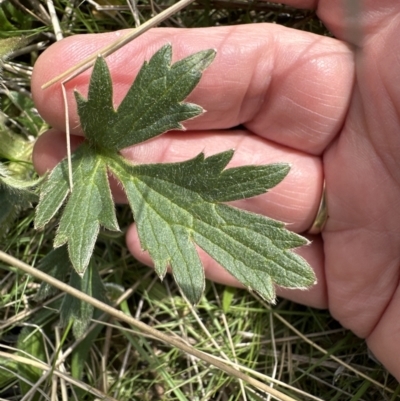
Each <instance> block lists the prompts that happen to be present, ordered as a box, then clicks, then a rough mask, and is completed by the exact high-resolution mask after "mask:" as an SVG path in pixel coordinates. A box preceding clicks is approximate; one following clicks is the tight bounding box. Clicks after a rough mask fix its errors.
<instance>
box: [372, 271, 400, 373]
mask: <svg viewBox="0 0 400 401" xmlns="http://www.w3.org/2000/svg"><path fill="white" fill-rule="evenodd" d="M397 279H398V278H397ZM399 310H400V288H399V287H398V288H397V291H396V292H395V293H394V294H393V297H392V299H391V302H390V303H389V305H388V306H387V307H386V310H385V313H384V314H383V316H382V317H381V319H380V320H379V322H378V324H377V325H376V326H375V328H374V330H373V331H372V333H371V334H370V335H369V336H368V338H367V344H368V347H369V348H370V349H371V351H372V352H373V354H374V356H375V357H376V358H378V359H379V361H381V362H382V363H383V364H384V366H385V367H386V368H387V369H388V370H389V371H390V372H391V373H392V374H393V375H394V376H395V377H396V379H397V380H400V364H399V358H398V355H399V354H400V342H399V336H398V333H399V332H400V320H399ZM383 344H384V345H383Z"/></svg>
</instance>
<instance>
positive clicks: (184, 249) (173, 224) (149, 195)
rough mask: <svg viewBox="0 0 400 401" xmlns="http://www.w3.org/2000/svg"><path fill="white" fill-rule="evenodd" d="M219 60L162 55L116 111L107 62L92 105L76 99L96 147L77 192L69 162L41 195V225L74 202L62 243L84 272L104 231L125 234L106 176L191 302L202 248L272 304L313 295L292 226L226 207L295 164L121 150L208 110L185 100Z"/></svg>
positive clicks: (86, 152) (79, 159)
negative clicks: (280, 297)
mask: <svg viewBox="0 0 400 401" xmlns="http://www.w3.org/2000/svg"><path fill="white" fill-rule="evenodd" d="M213 58H214V52H213V51H212V50H207V51H202V52H199V53H196V54H194V55H192V56H189V57H187V58H185V59H183V60H181V61H178V62H177V63H175V64H173V65H172V66H171V46H170V45H166V46H164V47H163V48H161V49H160V50H159V51H158V52H157V53H156V54H155V55H154V56H153V57H152V59H151V60H150V61H149V62H148V63H145V64H144V66H143V67H142V69H141V71H140V72H139V74H138V76H137V78H136V80H135V82H134V84H133V85H132V87H131V88H130V90H129V91H128V94H127V95H126V97H125V99H124V100H123V101H122V103H121V105H120V106H119V107H118V109H117V110H115V109H114V107H113V103H112V82H111V78H110V74H109V71H108V68H107V65H106V63H105V61H104V60H103V59H102V58H98V59H97V61H96V64H95V66H94V70H93V73H92V77H91V81H90V86H89V93H88V99H84V98H83V97H82V96H81V95H79V94H76V99H77V103H78V112H79V116H80V118H81V124H82V127H83V130H84V132H85V135H86V137H87V139H88V140H87V142H85V143H84V144H82V145H81V146H80V148H79V149H78V150H77V151H76V152H75V153H74V154H73V157H72V169H73V177H72V179H73V182H74V189H73V191H72V193H70V190H69V186H68V174H67V161H66V160H64V161H62V162H60V163H59V164H58V165H57V166H56V167H55V168H54V170H53V171H52V172H51V174H50V175H49V177H48V180H47V181H46V183H45V184H44V186H43V188H42V191H41V198H40V202H39V205H38V207H37V211H36V219H35V225H36V227H37V228H41V227H43V226H44V225H45V224H47V223H48V222H49V220H50V219H52V218H53V217H54V216H55V215H56V214H57V213H58V212H59V210H60V209H61V207H62V206H63V205H64V204H65V207H64V209H63V212H62V214H61V218H60V224H59V227H58V230H57V234H56V238H55V242H54V245H55V246H56V247H57V246H61V245H64V244H67V245H68V253H69V257H70V259H71V262H72V264H73V266H74V268H75V270H76V271H77V273H78V274H80V275H83V274H84V272H85V270H86V268H87V266H88V264H89V261H90V257H91V254H92V252H93V247H94V245H95V241H96V238H97V234H98V232H99V229H100V227H101V226H103V227H105V228H107V229H110V230H118V229H119V228H118V224H117V220H116V216H115V211H114V206H113V202H112V197H111V191H110V187H109V184H108V179H107V174H108V173H112V175H113V176H115V178H116V179H117V180H118V181H119V182H120V184H121V185H122V187H123V189H124V191H125V193H126V195H127V198H128V201H129V204H130V207H131V209H132V212H133V214H134V218H135V221H136V224H137V228H138V234H139V239H140V243H141V246H142V248H143V249H144V250H147V251H148V252H149V254H150V256H151V257H152V259H153V261H154V265H155V269H156V271H157V273H158V274H159V276H160V277H161V278H162V277H164V275H165V274H166V272H167V269H168V267H170V268H171V270H172V274H173V275H174V278H175V280H176V282H177V284H178V285H179V287H180V289H181V290H182V293H183V294H184V295H185V297H186V298H187V299H188V300H189V301H190V302H192V303H196V302H198V301H199V299H200V297H201V295H202V292H203V290H204V272H203V267H202V264H201V261H200V258H199V256H198V253H197V250H196V246H199V247H200V248H202V249H203V250H204V251H205V252H207V253H208V254H209V255H210V256H211V257H212V258H214V259H215V260H216V261H217V262H218V263H219V264H221V265H222V266H223V267H224V268H225V269H226V270H227V271H228V272H230V273H231V274H232V275H233V276H234V277H236V278H237V279H238V280H239V281H240V282H242V283H243V284H244V285H245V286H246V287H247V288H249V289H250V290H254V291H257V292H258V293H259V294H260V295H261V296H262V297H264V298H265V299H268V300H273V299H274V297H275V290H274V284H278V285H280V286H283V287H289V288H307V287H309V286H310V285H312V284H313V283H314V282H315V276H314V273H313V271H312V270H311V268H310V267H309V266H308V264H307V263H306V262H305V260H304V259H302V258H301V257H300V256H298V255H297V254H295V253H293V252H292V251H291V250H292V249H294V248H297V247H300V246H302V245H305V244H307V243H308V241H307V240H306V239H304V238H302V237H301V236H299V235H297V234H294V233H292V232H290V231H288V230H286V229H285V227H284V224H283V223H280V222H278V221H275V220H272V219H269V218H267V217H264V216H260V215H256V214H253V213H250V212H246V211H243V210H239V209H236V208H234V207H231V206H228V205H226V204H224V203H223V202H228V201H234V200H239V199H245V198H249V197H253V196H257V195H260V194H263V193H265V192H266V191H268V190H269V189H270V188H272V187H274V186H276V185H277V184H278V183H279V182H280V181H282V179H283V178H284V177H285V176H286V175H287V173H288V172H289V166H288V165H287V164H283V163H278V164H271V165H266V166H243V167H237V168H228V169H227V168H226V167H227V165H228V163H229V162H230V160H231V159H232V156H233V151H231V150H229V151H226V152H222V153H219V154H216V155H213V156H210V157H205V156H204V154H203V153H201V154H199V155H198V156H196V157H195V158H193V159H191V160H187V161H185V162H181V163H170V164H149V165H132V164H130V163H128V162H127V161H126V160H125V159H124V158H122V157H121V156H120V155H119V153H118V151H119V150H120V149H122V148H123V147H126V146H129V145H132V144H137V143H140V142H142V141H145V140H148V139H151V138H153V137H155V136H157V135H160V134H162V133H163V132H165V131H167V130H170V129H182V125H181V122H182V121H184V120H186V119H188V118H193V117H195V116H196V115H198V114H200V113H202V109H201V107H199V106H196V105H193V104H190V103H184V102H183V100H184V98H185V97H186V96H187V95H188V94H189V93H190V92H191V91H192V90H193V88H194V87H195V86H196V84H197V83H198V82H199V80H200V77H201V73H202V71H203V70H204V69H205V68H206V67H207V66H208V65H209V64H210V63H211V61H212V60H213Z"/></svg>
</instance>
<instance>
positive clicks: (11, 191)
mask: <svg viewBox="0 0 400 401" xmlns="http://www.w3.org/2000/svg"><path fill="white" fill-rule="evenodd" d="M38 183H39V181H38V180H31V181H23V180H18V179H17V178H14V177H12V176H11V175H10V174H9V172H8V170H7V169H6V167H5V166H4V165H3V164H1V163H0V205H1V207H0V227H1V231H0V232H1V233H2V234H4V233H5V232H6V229H7V228H8V227H9V226H10V224H11V223H12V222H13V221H14V219H15V218H16V216H17V215H18V213H19V212H20V211H21V210H24V209H27V208H29V207H31V202H34V201H36V200H37V196H36V194H35V193H34V192H32V190H31V189H32V188H34V187H35V186H36V185H37V184H38Z"/></svg>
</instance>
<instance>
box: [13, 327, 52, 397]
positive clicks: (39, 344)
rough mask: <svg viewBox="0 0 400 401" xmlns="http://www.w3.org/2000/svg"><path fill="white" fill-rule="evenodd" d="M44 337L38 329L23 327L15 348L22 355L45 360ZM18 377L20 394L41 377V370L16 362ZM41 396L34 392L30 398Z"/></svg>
mask: <svg viewBox="0 0 400 401" xmlns="http://www.w3.org/2000/svg"><path fill="white" fill-rule="evenodd" d="M44 343H45V339H44V338H43V334H42V333H41V332H40V330H39V329H37V328H34V327H25V328H24V329H23V330H22V332H21V334H20V335H19V338H18V345H17V349H18V350H19V353H20V355H21V356H23V357H25V358H26V357H27V356H28V357H30V358H32V359H33V360H39V361H43V362H46V351H45V348H44ZM17 366H18V377H19V378H20V380H19V384H20V389H21V392H22V394H26V393H27V392H28V391H30V390H31V388H32V386H33V385H34V384H35V383H37V381H38V380H39V379H40V378H41V376H42V374H43V371H42V369H39V368H37V367H34V366H31V365H27V364H25V363H23V362H21V363H18V365H17ZM40 398H41V395H40V394H39V393H35V394H34V395H33V397H32V398H31V399H32V400H34V401H37V400H39V399H40Z"/></svg>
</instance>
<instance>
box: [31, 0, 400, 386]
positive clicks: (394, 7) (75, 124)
mask: <svg viewBox="0 0 400 401" xmlns="http://www.w3.org/2000/svg"><path fill="white" fill-rule="evenodd" d="M286 3H288V4H290V5H293V6H299V7H300V6H301V7H317V8H318V15H319V16H320V18H321V19H322V20H323V21H324V22H325V24H326V25H327V27H328V28H329V29H330V30H331V31H332V32H333V33H334V35H335V36H336V37H337V38H338V39H337V40H336V39H331V38H327V37H320V36H316V35H313V34H310V33H305V32H300V31H294V30H291V29H287V28H283V27H280V26H277V25H245V26H235V27H218V28H206V29H190V30H183V29H179V30H178V29H154V30H152V31H150V32H148V33H146V34H145V35H143V36H142V37H140V38H139V39H137V40H135V41H134V42H133V43H131V44H129V45H128V46H126V47H124V50H123V51H119V52H117V53H114V54H113V55H111V56H110V57H109V58H108V59H107V62H108V64H109V66H110V69H111V73H112V77H113V81H114V96H115V102H116V104H118V103H119V101H120V100H121V99H122V97H123V96H124V94H125V92H126V90H127V89H128V87H129V86H130V84H131V82H132V80H133V78H134V76H135V75H136V73H137V71H138V69H139V68H140V66H141V64H142V62H143V60H144V59H149V57H150V56H151V55H152V54H153V53H154V52H155V51H156V50H157V49H158V48H160V47H161V46H162V45H163V44H165V43H166V42H170V43H172V45H173V50H174V59H175V60H176V59H181V58H183V57H184V56H187V55H188V54H191V53H193V52H195V51H199V50H202V49H205V48H215V49H217V52H218V53H217V58H216V60H215V61H214V63H213V64H212V65H211V67H209V68H208V69H207V71H206V73H205V74H204V76H203V78H202V80H201V82H200V84H199V85H198V87H197V88H196V89H195V90H194V92H193V93H192V94H191V95H190V98H189V99H190V101H193V102H195V103H197V104H200V105H201V106H202V107H204V108H205V109H206V110H207V113H206V114H204V115H203V116H201V117H199V118H197V119H195V120H193V121H188V122H187V123H185V126H186V127H187V128H188V130H187V131H185V132H178V133H177V132H171V133H168V134H165V135H162V136H161V137H159V138H156V139H154V140H152V141H149V142H147V143H145V144H140V145H137V146H134V147H131V148H129V149H125V150H124V151H123V153H124V155H125V156H126V157H127V158H129V159H131V160H135V161H136V162H139V163H140V162H146V163H148V162H166V161H168V162H174V161H182V160H186V159H188V158H190V157H193V156H195V155H196V154H198V153H199V152H200V151H203V150H204V151H205V153H206V154H208V155H209V154H214V153H217V152H220V151H223V150H226V149H230V148H235V149H236V153H235V156H234V159H233V161H232V165H243V164H267V163H271V162H277V161H279V162H288V163H291V165H292V170H291V172H290V174H289V176H288V177H287V178H286V179H285V180H284V181H283V182H282V183H281V184H279V185H278V186H277V187H276V188H274V189H273V190H272V191H270V192H269V193H268V194H265V195H262V196H258V197H256V198H253V199H249V200H244V201H240V202H236V203H235V205H236V206H238V207H241V208H245V209H247V210H251V211H255V212H258V213H262V214H265V215H268V216H270V217H272V218H275V219H278V220H282V221H285V222H287V223H289V226H288V227H289V228H290V229H292V230H293V231H296V232H299V233H302V232H305V231H307V229H308V228H309V227H310V225H311V224H312V221H313V219H314V217H315V215H316V212H317V208H318V205H319V201H320V198H321V191H322V184H323V178H324V177H325V179H326V188H327V192H326V194H327V203H328V208H329V219H328V222H327V224H326V226H325V228H324V231H323V233H322V235H320V236H313V237H312V240H313V242H312V245H310V246H308V247H305V248H302V249H299V250H298V252H299V253H300V254H301V255H303V256H304V257H305V258H306V259H307V260H308V262H309V263H310V264H311V266H312V267H313V268H314V270H315V272H316V275H317V277H318V284H317V285H316V286H315V287H313V288H312V289H311V290H309V291H296V290H290V291H289V290H283V289H278V294H280V295H282V296H285V297H287V298H290V299H292V300H295V301H298V302H301V303H305V304H308V305H312V306H315V307H321V308H327V307H328V308H329V309H330V311H331V313H332V315H333V316H334V317H335V318H336V319H338V320H339V321H340V322H341V323H342V324H343V325H344V326H345V327H348V328H349V329H351V330H353V331H354V332H355V333H356V334H357V335H359V336H361V337H365V338H366V341H367V343H368V345H369V347H370V349H371V350H372V352H373V353H374V354H375V356H376V357H377V358H378V359H380V360H381V361H382V362H383V364H384V365H385V366H386V367H387V368H388V369H389V370H390V371H391V372H392V373H393V374H394V375H395V376H396V377H397V379H399V380H400V362H399V358H398V355H399V353H400V323H399V319H398V313H399V311H400V287H399V275H400V235H399V234H400V211H399V208H398V207H397V206H398V204H399V202H400V161H399V153H400V85H399V83H400V59H399V57H398V55H399V54H400V42H399V40H398V38H399V35H400V21H399V20H400V3H399V2H398V1H397V0H380V1H379V2H377V1H374V0H364V1H362V4H363V7H364V8H363V10H362V12H361V14H359V15H357V16H356V17H355V20H354V21H353V22H351V21H349V20H347V19H346V18H344V16H345V10H343V8H342V4H343V2H339V1H332V0H320V1H319V2H317V1H315V0H314V1H313V0H291V1H289V0H288V1H286ZM317 3H318V4H317ZM356 22H358V23H360V26H361V28H362V33H363V43H357V45H360V46H361V47H360V48H357V49H355V48H353V46H352V45H353V43H351V42H352V40H354V36H352V35H351V31H350V30H348V29H347V27H348V26H349V24H351V23H353V24H354V23H356ZM117 34H118V33H110V34H102V35H84V36H73V37H70V38H68V39H66V40H64V41H61V42H59V43H57V44H56V45H54V46H52V47H51V48H50V49H49V50H47V51H46V52H45V53H44V54H43V55H42V56H41V57H40V59H39V60H38V62H37V64H36V66H35V69H34V75H33V79H32V92H33V95H34V99H35V102H36V105H37V108H38V110H39V112H40V113H41V114H42V116H43V117H44V118H45V119H46V120H47V121H48V122H49V123H50V124H51V125H52V126H53V127H54V128H53V129H52V130H50V131H49V132H47V133H45V134H44V135H43V136H41V137H40V138H39V140H38V141H37V144H36V146H35V151H34V163H35V166H36V168H37V170H38V172H40V173H43V172H45V171H46V170H47V169H50V168H52V167H53V166H54V165H55V164H56V163H57V162H58V161H59V160H60V159H61V158H62V157H64V156H65V140H64V134H63V131H64V108H63V102H62V96H61V91H60V87H59V85H55V86H53V87H50V88H49V89H46V90H44V91H42V90H41V89H40V86H41V85H42V84H43V83H45V82H46V81H48V80H49V79H50V78H52V77H54V76H56V75H57V74H59V73H61V72H63V71H64V70H66V69H67V68H68V67H70V66H72V65H74V64H75V63H76V62H78V61H80V60H81V59H83V58H84V57H85V56H87V55H89V54H91V53H93V52H95V51H96V50H98V49H100V48H101V47H103V46H104V45H105V44H106V43H107V42H111V41H113V40H114V39H115V38H116V35H117ZM57 60H62V63H59V62H57ZM88 80H89V72H86V73H83V74H82V75H80V76H79V77H77V78H75V79H73V80H72V81H71V82H69V83H68V84H67V88H68V99H69V104H70V117H69V118H70V124H71V127H72V133H73V134H74V136H73V137H72V144H73V145H74V146H77V145H78V144H79V143H80V142H81V141H82V138H81V137H80V136H79V135H80V134H81V130H80V127H79V120H78V117H77V113H76V109H75V108H74V100H73V94H72V89H77V90H78V91H79V92H81V93H86V91H87V84H88ZM239 124H241V125H242V126H243V129H241V130H232V128H233V127H235V126H238V125H239ZM114 196H115V199H116V200H117V201H123V200H124V195H123V194H122V193H121V190H120V189H118V187H117V186H116V185H114ZM127 244H128V247H129V249H130V251H131V252H132V253H133V254H134V255H135V256H136V257H137V258H138V259H141V260H142V261H143V262H145V263H147V264H151V261H150V259H149V257H148V255H147V254H145V253H143V252H142V251H141V250H140V244H139V242H138V239H137V234H136V231H135V228H134V226H133V227H132V228H131V229H130V230H129V231H128V234H127ZM200 253H201V254H202V259H203V262H204V265H205V270H206V274H207V276H208V278H210V279H212V280H215V281H219V282H223V283H227V284H230V285H237V283H236V282H235V281H234V279H233V278H232V277H230V276H229V275H228V274H227V273H226V272H225V271H224V270H223V269H222V268H221V267H220V266H218V265H217V264H216V263H215V262H214V261H213V260H211V259H210V258H209V257H207V255H205V254H204V253H203V252H201V251H200Z"/></svg>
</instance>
